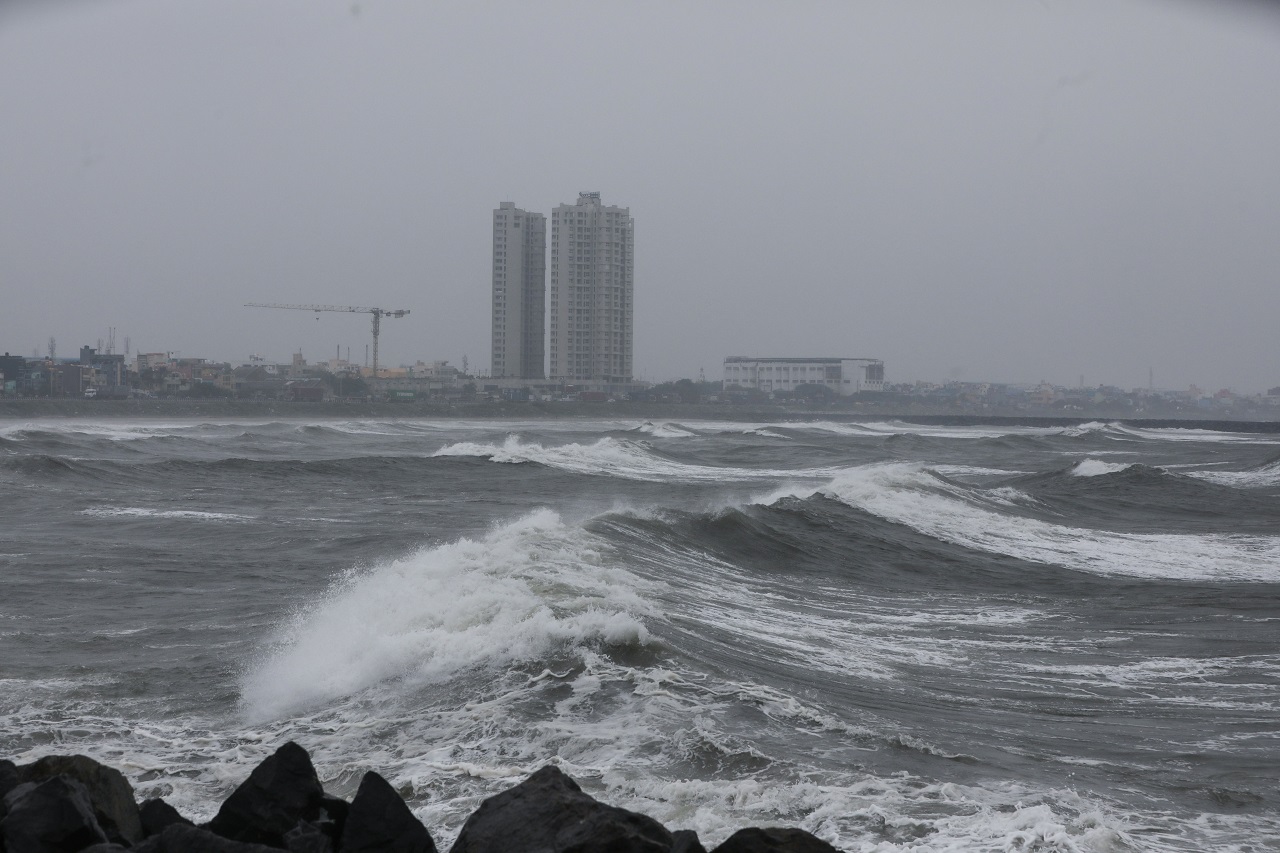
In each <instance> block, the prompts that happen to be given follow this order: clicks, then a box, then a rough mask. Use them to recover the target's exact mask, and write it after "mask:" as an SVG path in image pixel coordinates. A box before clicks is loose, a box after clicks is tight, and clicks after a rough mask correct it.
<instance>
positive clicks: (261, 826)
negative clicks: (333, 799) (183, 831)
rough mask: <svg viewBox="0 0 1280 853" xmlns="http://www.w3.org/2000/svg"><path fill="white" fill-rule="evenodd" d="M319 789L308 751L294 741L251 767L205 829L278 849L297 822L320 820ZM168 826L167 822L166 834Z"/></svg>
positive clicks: (281, 846)
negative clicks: (241, 782) (240, 783)
mask: <svg viewBox="0 0 1280 853" xmlns="http://www.w3.org/2000/svg"><path fill="white" fill-rule="evenodd" d="M323 799H324V791H323V789H322V788H321V787H320V778H319V777H318V776H317V775H316V769H315V768H314V767H313V766H311V756H309V755H307V751H306V750H305V749H303V748H302V747H300V746H298V745H297V744H296V743H294V742H293V741H290V742H289V743H286V744H285V745H284V746H282V747H280V748H279V749H277V750H276V751H275V753H274V754H273V755H271V756H270V757H268V758H267V759H266V760H265V761H263V762H262V763H261V764H259V765H258V766H257V767H255V768H254V770H253V772H252V773H250V774H249V778H248V779H246V780H245V781H244V783H243V784H242V785H240V787H239V788H236V789H235V791H234V792H232V794H231V796H230V797H228V798H227V801H226V802H225V803H223V804H222V808H221V809H219V810H218V814H217V815H216V816H214V818H213V820H211V821H209V824H208V829H209V831H210V832H213V833H216V834H217V835H221V836H222V837H223V838H229V839H231V840H233V841H248V842H251V843H254V844H266V845H268V846H271V847H279V848H283V847H284V846H285V840H284V837H285V834H286V833H288V832H289V830H291V829H293V828H294V827H295V826H297V824H298V822H299V821H303V820H305V821H310V822H313V823H314V822H315V821H317V820H319V819H320V811H321V807H322V801H323ZM171 829H172V827H167V828H166V829H165V833H168V832H169V831H170V830H171Z"/></svg>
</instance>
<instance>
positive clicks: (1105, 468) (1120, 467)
mask: <svg viewBox="0 0 1280 853" xmlns="http://www.w3.org/2000/svg"><path fill="white" fill-rule="evenodd" d="M1132 467H1133V463H1132V462H1103V461H1102V460H1101V459H1082V460H1081V461H1079V462H1077V463H1076V464H1075V465H1074V466H1072V468H1071V476H1073V477H1101V476H1103V475H1106V474H1118V473H1120V472H1121V471H1124V470H1126V469H1128V468H1132Z"/></svg>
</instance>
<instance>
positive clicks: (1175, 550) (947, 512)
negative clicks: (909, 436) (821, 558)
mask: <svg viewBox="0 0 1280 853" xmlns="http://www.w3.org/2000/svg"><path fill="white" fill-rule="evenodd" d="M820 491H822V492H824V493H826V494H828V495H829V496H831V497H834V498H836V499H838V500H842V501H844V502H846V503H848V504H850V505H851V506H856V507H858V508H860V509H863V510H866V511H868V512H871V513H873V514H875V515H878V516H880V517H882V518H885V519H888V520H889V521H894V522H897V523H900V524H905V525H907V526H909V527H912V528H914V529H916V530H918V531H920V532H922V533H925V534H927V535H929V536H933V537H936V538H938V539H942V540H945V541H948V542H954V543H955V544H958V545H963V546H965V547H969V548H975V549H977V550H980V551H988V552H991V553H996V554H1007V555H1009V556H1012V557H1017V558H1019V559H1023V560H1028V561H1031V562H1037V563H1050V564H1055V565H1060V566H1065V567H1067V568H1070V569H1076V570H1080V571H1087V572H1094V573H1097V574H1104V575H1130V576H1136V577H1159V578H1170V579H1181V580H1208V579H1217V580H1260V581H1275V580H1276V579H1278V578H1280V538H1277V537H1274V536H1246V535H1213V534H1206V535H1190V534H1136V533H1134V534H1127V533H1113V532H1108V531H1102V530H1091V529H1087V528H1080V527H1068V526H1065V525H1056V524H1049V523H1047V522H1044V521H1039V520H1037V519H1031V518H1018V517H1014V516H1009V515H1004V514H1001V513H999V512H994V511H991V510H988V509H985V508H983V507H982V506H980V505H979V502H978V501H976V500H974V498H973V495H972V494H971V493H969V492H967V491H966V490H965V488H964V487H961V486H952V485H950V484H948V483H946V482H944V481H942V480H939V479H938V478H937V477H935V476H933V475H932V474H931V473H930V472H929V471H928V469H927V468H926V467H925V466H923V465H918V464H911V463H881V464H875V465H867V466H863V467H860V468H852V469H849V470H847V471H845V472H844V473H842V474H841V475H839V476H837V477H836V478H835V479H834V480H833V481H832V482H831V483H830V484H829V485H828V486H826V487H825V488H823V489H821V490H820Z"/></svg>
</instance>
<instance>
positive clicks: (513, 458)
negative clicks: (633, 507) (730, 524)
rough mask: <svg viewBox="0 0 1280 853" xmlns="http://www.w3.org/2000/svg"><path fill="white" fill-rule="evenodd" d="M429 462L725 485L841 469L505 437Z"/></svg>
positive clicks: (462, 445) (447, 451) (614, 442)
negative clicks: (473, 461)
mask: <svg viewBox="0 0 1280 853" xmlns="http://www.w3.org/2000/svg"><path fill="white" fill-rule="evenodd" d="M432 455H433V456H476V457H480V458H484V459H489V460H491V461H493V462H507V463H518V462H536V463H539V464H542V465H546V466H548V467H551V468H559V469H560V470H563V471H572V472H574V473H577V474H595V475H607V476H616V477H625V478H627V479H630V480H648V481H654V482H690V483H692V482H725V481H738V482H741V481H749V480H762V479H766V480H767V479H774V480H776V479H778V478H783V477H810V478H819V477H828V476H831V475H832V474H833V473H835V471H837V470H839V469H835V468H814V469H807V470H799V471H787V470H767V469H757V468H729V467H715V466H711V465H690V464H687V463H683V462H675V461H673V460H670V459H664V458H662V457H661V456H658V455H657V454H655V453H653V452H652V450H651V449H650V448H648V447H647V446H645V445H644V444H643V443H639V442H633V441H625V440H619V439H615V438H602V439H600V440H598V441H596V442H594V443H592V444H576V443H575V444H562V445H553V446H544V445H541V444H531V443H525V442H523V441H521V440H520V437H519V436H515V435H512V436H508V437H507V440H506V441H505V442H504V443H503V444H501V445H497V444H483V443H476V442H458V443H457V444H450V445H447V446H445V447H442V448H440V449H439V450H437V451H436V452H435V453H434V454H432Z"/></svg>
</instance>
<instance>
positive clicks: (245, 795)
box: [0, 743, 835, 853]
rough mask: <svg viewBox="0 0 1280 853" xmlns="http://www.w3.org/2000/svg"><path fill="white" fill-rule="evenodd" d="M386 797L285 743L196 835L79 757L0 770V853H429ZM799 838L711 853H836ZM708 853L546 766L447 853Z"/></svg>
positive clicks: (425, 841) (504, 796)
mask: <svg viewBox="0 0 1280 853" xmlns="http://www.w3.org/2000/svg"><path fill="white" fill-rule="evenodd" d="M436 849H437V848H436V845H435V842H434V840H433V839H432V838H431V835H430V833H429V832H428V831H427V829H426V827H424V826H423V825H422V823H421V822H420V821H419V820H418V819H417V818H416V817H414V816H413V812H411V811H410V810H409V807H408V806H407V805H405V802H404V800H402V799H401V798H400V796H399V795H398V794H397V793H396V792H395V789H394V788H392V787H391V785H390V784H388V783H387V781H386V780H385V779H383V778H382V777H381V776H379V775H378V774H377V773H373V772H370V773H366V774H365V776H364V778H363V779H362V780H361V782H360V787H359V789H358V790H357V791H356V795H355V797H354V798H353V799H352V800H351V802H347V801H346V800H343V799H340V798H338V797H332V796H329V795H327V794H325V792H324V789H323V787H322V786H321V784H320V779H319V777H317V776H316V771H315V768H314V767H312V765H311V757H310V756H309V755H308V754H307V751H306V750H304V749H303V748H302V747H300V746H298V745H297V744H295V743H287V744H285V745H284V746H282V747H280V749H278V750H277V751H276V752H275V754H273V755H272V756H271V757H270V758H268V759H266V760H265V761H263V762H262V764H260V765H258V767H257V768H255V769H254V771H253V772H252V773H251V774H250V775H249V778H248V779H247V780H245V782H244V783H243V784H241V785H240V787H238V788H236V790H235V791H234V792H233V793H232V794H231V796H230V797H228V798H227V800H226V802H224V803H223V804H222V807H221V808H220V809H219V810H218V813H217V815H215V816H214V818H213V820H211V821H209V822H208V823H206V824H203V825H199V826H197V825H196V824H194V823H193V822H192V821H190V820H187V819H186V818H184V817H183V816H182V815H180V814H179V813H178V812H177V811H176V810H175V809H174V808H173V807H172V806H170V805H169V804H167V803H166V802H164V800H147V801H146V802H144V803H142V804H141V805H139V804H138V803H137V802H136V801H135V799H134V795H133V788H132V786H130V784H129V782H128V780H127V779H125V777H124V775H123V774H121V773H120V772H119V771H117V770H114V769H112V768H110V767H106V766H104V765H102V764H99V763H97V762H96V761H93V760H92V759H89V758H86V757H84V756H82V755H73V756H48V757H46V758H42V759H40V760H39V761H36V762H34V763H32V764H24V765H16V764H14V763H13V762H12V761H6V760H0V853H74V851H87V853H117V852H118V851H139V853H266V851H271V850H289V851H293V853H374V851H394V853H435V851H436ZM834 850H835V848H833V847H832V846H831V845H829V844H827V843H826V842H824V841H822V840H821V839H819V838H816V837H814V836H813V835H810V834H809V833H807V832H805V831H803V830H800V829H777V828H773V829H743V830H740V831H739V832H737V833H735V834H734V835H733V836H731V837H730V838H729V839H728V840H727V841H725V842H724V843H723V844H721V845H720V846H718V847H716V848H715V849H714V850H713V851H711V853H781V851H795V853H833V851H834ZM524 851H527V853H593V851H599V853H705V848H704V847H703V846H702V844H701V842H699V840H698V836H697V835H696V834H695V833H693V832H692V831H689V830H680V831H676V832H671V831H670V830H668V829H667V828H666V827H664V826H663V825H662V824H660V823H658V822H657V821H656V820H654V819H653V818H650V817H646V816H645V815H642V814H637V813H635V812H630V811H627V810H626V809H620V808H616V807H614V806H609V805H606V804H604V803H601V802H599V801H598V800H596V799H595V798H593V797H591V796H590V795H588V794H586V793H584V792H583V791H582V789H581V788H579V787H578V784H577V783H576V782H574V781H573V780H572V779H570V778H569V777H568V776H566V775H565V774H564V773H562V772H561V771H560V770H558V769H556V768H555V767H544V768H542V769H541V770H539V771H538V772H536V773H534V774H533V775H532V776H530V777H529V778H528V779H526V780H525V781H523V782H521V783H520V784H519V785H516V786H515V787H513V788H511V789H509V790H507V791H503V792H502V793H501V794H497V795H495V796H493V797H490V798H489V799H487V800H485V801H484V802H483V803H481V804H480V808H479V809H477V810H476V812H475V813H474V814H472V815H471V817H469V818H468V819H467V821H466V823H465V824H464V825H463V827H462V831H461V832H460V833H459V834H458V839H457V841H455V842H454V844H453V847H452V848H451V849H450V853H523V852H524Z"/></svg>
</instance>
